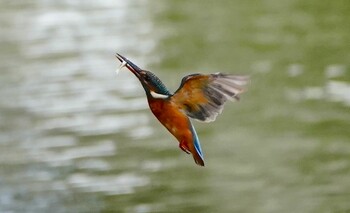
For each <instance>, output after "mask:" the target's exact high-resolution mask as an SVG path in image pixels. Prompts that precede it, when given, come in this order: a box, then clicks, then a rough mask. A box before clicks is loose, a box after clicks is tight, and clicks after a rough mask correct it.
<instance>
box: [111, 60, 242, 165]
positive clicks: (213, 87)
mask: <svg viewBox="0 0 350 213" xmlns="http://www.w3.org/2000/svg"><path fill="white" fill-rule="evenodd" d="M116 58H117V59H118V60H119V61H120V62H121V65H120V66H119V68H118V69H117V73H118V72H119V71H120V70H121V69H122V68H123V67H126V68H127V69H128V70H130V71H131V72H132V73H133V74H134V75H135V76H136V77H137V78H138V79H139V81H140V83H141V85H142V87H143V88H144V90H145V92H146V96H147V100H148V104H149V107H150V109H151V111H152V113H153V114H154V116H155V117H156V118H157V119H158V120H159V122H160V123H161V124H162V125H163V126H164V127H165V128H166V129H167V130H168V131H169V132H170V133H171V134H172V135H173V136H174V137H175V138H176V139H177V140H178V142H179V148H180V149H181V150H182V151H184V152H185V153H187V154H192V156H193V159H194V162H195V163H196V164H197V165H199V166H204V156H203V151H202V148H201V145H200V142H199V139H198V136H197V133H196V130H195V129H194V126H193V124H192V122H191V119H195V120H198V121H202V122H212V121H214V120H215V119H216V117H217V116H218V115H219V114H220V113H221V112H222V110H223V108H224V104H225V102H226V101H227V100H232V101H234V100H239V99H240V96H239V95H240V94H241V93H243V92H244V91H245V86H246V85H247V83H248V81H249V77H248V76H243V75H231V74H223V73H215V74H200V73H196V74H190V75H187V76H185V77H183V78H182V81H181V84H180V87H179V88H178V89H177V90H176V91H175V92H174V93H171V92H169V90H168V89H167V88H166V86H165V85H164V84H163V82H162V81H161V80H160V79H159V78H158V77H157V76H156V75H155V74H153V73H152V72H150V71H147V70H143V69H141V68H139V67H138V66H136V65H135V64H134V63H133V62H131V61H130V60H129V59H127V58H126V57H124V56H122V55H120V54H118V53H117V54H116Z"/></svg>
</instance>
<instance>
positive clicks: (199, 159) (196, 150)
mask: <svg viewBox="0 0 350 213" xmlns="http://www.w3.org/2000/svg"><path fill="white" fill-rule="evenodd" d="M190 126H191V132H192V137H193V146H190V147H189V149H190V151H191V153H192V156H193V159H194V162H196V164H197V165H199V166H204V157H203V152H202V148H201V144H200V142H199V139H198V136H197V133H196V130H195V129H194V127H193V125H192V123H191V121H190Z"/></svg>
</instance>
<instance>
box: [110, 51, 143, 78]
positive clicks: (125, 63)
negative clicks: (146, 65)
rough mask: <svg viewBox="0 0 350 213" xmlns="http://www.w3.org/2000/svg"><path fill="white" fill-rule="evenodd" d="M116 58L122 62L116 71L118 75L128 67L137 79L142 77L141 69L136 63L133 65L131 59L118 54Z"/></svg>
mask: <svg viewBox="0 0 350 213" xmlns="http://www.w3.org/2000/svg"><path fill="white" fill-rule="evenodd" d="M115 57H116V58H117V59H118V60H119V61H120V62H121V65H120V66H119V68H118V69H117V70H116V73H117V74H118V73H119V71H120V70H121V69H122V68H123V67H126V68H128V69H129V70H130V71H131V72H132V73H134V74H135V75H136V76H137V77H139V76H140V71H141V69H140V68H139V67H138V66H136V65H135V64H134V63H132V62H131V61H129V59H127V58H125V57H124V56H122V55H120V54H118V53H116V54H115Z"/></svg>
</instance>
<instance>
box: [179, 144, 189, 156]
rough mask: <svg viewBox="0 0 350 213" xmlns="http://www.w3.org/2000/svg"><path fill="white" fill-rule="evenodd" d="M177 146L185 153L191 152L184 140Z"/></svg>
mask: <svg viewBox="0 0 350 213" xmlns="http://www.w3.org/2000/svg"><path fill="white" fill-rule="evenodd" d="M179 147H180V149H182V151H184V152H186V153H187V154H191V152H190V151H189V149H188V146H187V145H186V144H185V142H180V144H179Z"/></svg>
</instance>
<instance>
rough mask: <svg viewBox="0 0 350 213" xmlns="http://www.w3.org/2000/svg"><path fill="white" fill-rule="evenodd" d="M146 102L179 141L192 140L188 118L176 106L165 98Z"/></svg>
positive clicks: (188, 141)
mask: <svg viewBox="0 0 350 213" xmlns="http://www.w3.org/2000/svg"><path fill="white" fill-rule="evenodd" d="M148 103H149V106H150V108H151V111H152V112H153V114H154V115H155V116H156V117H157V119H158V120H159V121H160V122H161V123H162V124H163V125H164V126H165V128H167V129H168V130H169V132H170V133H171V134H172V135H174V136H175V137H176V139H177V140H178V141H179V142H181V141H183V142H187V143H191V142H192V133H191V130H190V129H189V119H188V117H187V116H186V115H185V114H184V113H183V112H182V111H180V109H179V108H178V107H176V106H175V105H174V104H172V103H171V102H170V101H167V100H151V101H149V102H148Z"/></svg>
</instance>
